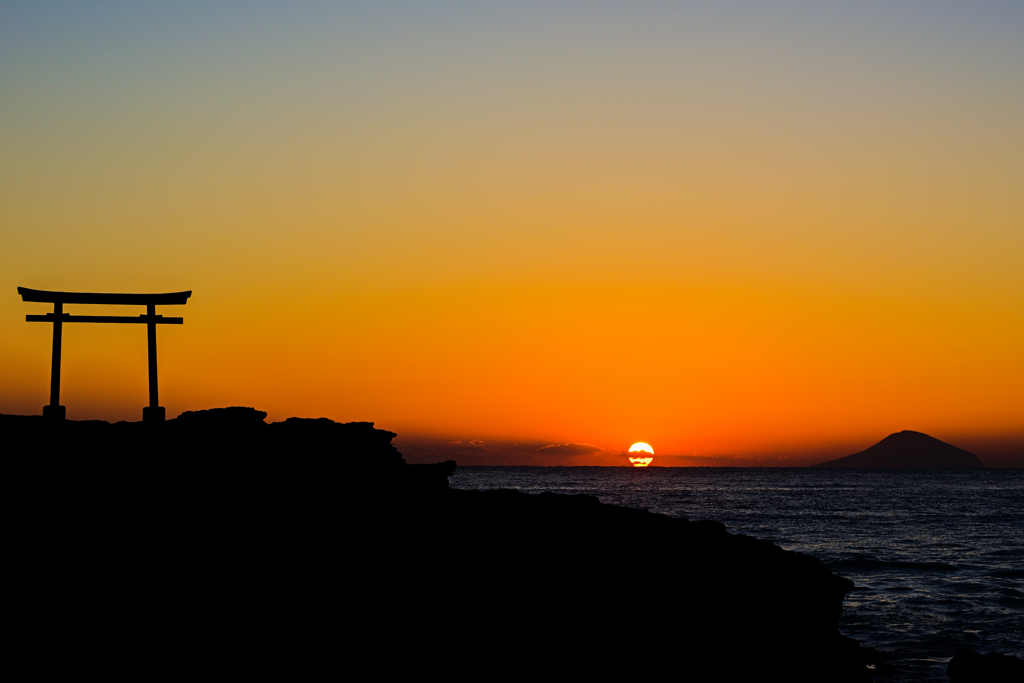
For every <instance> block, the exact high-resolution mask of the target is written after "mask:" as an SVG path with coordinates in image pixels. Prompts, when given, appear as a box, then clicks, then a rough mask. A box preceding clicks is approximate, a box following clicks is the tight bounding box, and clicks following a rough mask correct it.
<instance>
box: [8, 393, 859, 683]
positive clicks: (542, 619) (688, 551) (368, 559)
mask: <svg viewBox="0 0 1024 683" xmlns="http://www.w3.org/2000/svg"><path fill="white" fill-rule="evenodd" d="M264 417H265V414H264V413H262V412H259V411H255V410H253V409H251V408H227V409H222V410H211V411H198V412H189V413H184V414H182V415H181V416H180V417H178V418H177V419H174V420H169V421H167V422H162V423H124V422H122V423H117V424H108V423H105V422H74V421H53V420H44V419H43V418H42V417H38V418H36V417H20V416H0V433H2V434H3V435H4V437H5V439H6V441H5V443H6V444H8V445H9V446H10V449H9V450H7V451H6V457H5V458H4V460H3V462H4V465H5V467H6V475H7V476H6V477H5V481H6V482H7V483H8V491H7V493H8V498H9V500H11V501H12V502H13V506H12V507H11V509H12V510H16V511H17V513H16V516H15V518H14V526H15V528H16V539H15V541H14V548H13V552H11V553H10V554H9V555H8V557H9V558H13V559H12V560H11V561H10V562H9V564H10V565H13V568H14V570H15V575H16V576H15V578H13V579H10V581H11V585H12V586H16V587H17V589H18V590H17V591H13V593H16V594H17V595H18V599H17V603H18V604H17V605H16V606H15V609H17V610H18V611H17V612H16V613H15V616H13V617H12V618H11V621H16V622H17V623H18V624H19V626H20V628H19V629H18V633H19V636H18V638H19V641H18V643H16V644H13V645H18V646H20V647H21V648H22V650H24V651H25V652H28V653H30V654H32V655H33V656H34V657H37V658H38V659H39V660H42V659H43V658H45V657H46V656H52V653H53V652H64V651H65V649H66V648H67V647H68V646H69V644H70V643H74V644H76V645H78V646H80V647H83V648H84V647H87V648H89V649H90V650H91V652H92V653H93V654H92V656H93V658H94V659H95V657H96V656H97V653H99V655H98V656H100V657H101V658H102V657H103V656H104V655H106V656H107V657H108V658H109V659H110V661H120V659H119V658H122V657H123V656H124V654H125V653H126V652H131V653H133V656H140V655H144V656H145V657H147V658H148V659H147V661H149V662H152V663H153V664H152V666H158V664H156V663H158V662H169V661H174V662H178V663H181V662H186V663H188V662H191V663H197V662H204V665H203V666H204V667H207V666H208V665H207V664H206V663H207V662H211V661H212V662H217V663H218V664H217V665H216V667H215V668H214V669H213V670H230V671H232V672H237V671H239V670H243V669H244V670H260V669H261V667H262V666H263V662H264V661H265V659H266V657H267V656H268V653H278V654H281V653H285V652H287V653H289V654H288V657H289V658H290V660H289V661H292V662H294V663H295V664H296V665H299V663H301V664H302V666H304V667H305V666H308V665H309V663H310V662H316V663H317V665H318V666H320V667H328V668H329V669H332V670H333V671H334V672H336V673H345V672H350V671H354V670H356V669H357V668H362V665H369V666H371V667H372V668H374V670H375V671H380V672H381V673H382V674H383V673H385V672H386V673H390V674H403V675H408V674H413V675H418V676H424V675H431V674H433V675H437V674H441V675H445V676H447V677H468V676H474V677H479V676H489V675H491V674H492V673H500V674H504V673H506V672H508V673H509V674H519V675H525V674H531V675H544V676H548V675H572V676H573V677H574V678H576V677H580V676H600V677H602V678H605V677H609V676H618V677H623V678H625V677H629V678H649V677H654V676H660V675H664V673H665V672H666V671H671V672H676V673H677V674H678V675H681V676H684V677H687V678H691V679H693V680H764V679H768V678H773V677H776V675H778V676H781V678H782V679H783V680H787V681H826V680H827V681H836V682H842V681H868V680H870V679H869V675H868V670H867V668H866V667H865V665H864V662H865V661H867V660H868V659H870V657H869V656H868V655H869V654H870V653H867V652H865V651H862V650H861V648H859V646H858V644H857V642H856V641H854V640H852V639H849V638H844V637H843V636H842V635H841V634H840V633H839V631H838V628H837V624H838V620H839V616H840V613H841V611H842V604H843V598H844V595H845V594H846V593H847V592H849V591H850V590H851V589H852V588H853V584H852V582H850V581H849V580H848V579H845V578H842V577H839V576H836V575H835V574H833V573H832V572H831V571H830V570H829V569H827V568H826V567H824V566H823V565H822V564H821V563H820V562H819V561H818V560H817V559H815V558H813V557H811V556H809V555H805V554H801V553H795V552H789V551H784V550H782V549H781V548H779V547H777V546H775V545H774V544H773V543H770V542H766V541H760V540H757V539H754V538H751V537H749V536H738V535H732V534H729V533H727V532H726V531H725V527H724V526H723V525H721V524H718V523H715V522H691V521H688V520H686V519H678V518H669V517H666V516H663V515H658V514H653V513H649V512H646V511H643V510H636V509H629V508H621V507H616V506H612V505H604V504H602V503H600V502H599V501H598V500H597V499H596V498H594V497H592V496H583V495H578V496H569V495H556V494H551V493H545V494H541V495H527V494H523V493H520V492H518V491H512V490H502V491H488V492H483V491H461V490H454V489H451V488H449V486H448V477H449V476H450V475H451V474H452V473H453V472H454V471H455V463H454V462H451V461H449V462H446V463H438V464H437V465H409V464H407V463H406V462H405V461H404V459H403V458H402V456H401V454H400V453H399V452H398V451H397V450H396V449H395V448H394V446H393V445H392V444H391V440H392V438H393V437H394V436H395V434H393V433H391V432H387V431H383V430H379V429H375V428H374V427H373V425H372V423H365V422H364V423H349V424H339V423H335V422H332V421H330V420H326V419H319V420H307V419H298V418H291V419H288V420H286V421H284V422H278V423H273V424H265V423H264ZM360 663H361V664H360ZM357 664H360V666H359V667H357ZM154 670H155V669H154ZM204 670H207V669H206V668H204Z"/></svg>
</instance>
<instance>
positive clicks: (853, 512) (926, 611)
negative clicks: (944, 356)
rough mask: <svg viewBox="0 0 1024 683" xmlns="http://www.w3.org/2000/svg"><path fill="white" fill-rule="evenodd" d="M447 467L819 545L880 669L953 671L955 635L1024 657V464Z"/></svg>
mask: <svg viewBox="0 0 1024 683" xmlns="http://www.w3.org/2000/svg"><path fill="white" fill-rule="evenodd" d="M450 481H451V485H452V487H454V488H460V489H498V488H511V489H519V490H521V491H523V492H525V493H541V492H544V491H552V492H555V493H574V494H576V493H585V494H589V495H593V496H597V497H598V498H599V499H600V500H601V501H602V502H604V503H611V504H614V505H623V506H628V507H634V508H642V509H645V510H650V511H651V512H657V513H661V514H665V515H669V516H673V517H686V518H688V519H691V520H694V521H696V520H703V519H709V520H714V521H717V522H722V523H724V524H725V526H726V528H727V529H728V530H729V531H730V532H732V533H739V534H747V535H750V536H754V537H756V538H761V539H766V540H770V541H774V542H775V543H776V544H777V545H779V546H781V547H783V548H785V549H787V550H796V551H799V552H804V553H809V554H811V555H814V556H815V557H817V558H819V559H820V560H821V561H822V562H824V563H825V564H826V565H827V566H828V567H829V568H831V569H832V570H833V571H834V572H835V573H837V574H840V575H842V576H845V577H847V578H849V579H852V580H853V582H854V583H855V584H856V585H857V588H856V589H855V590H854V591H853V592H851V593H850V594H849V595H847V597H846V602H845V604H844V609H843V616H842V618H841V620H840V623H839V630H840V631H841V632H842V633H844V634H845V635H848V636H850V637H853V638H856V639H857V640H858V641H859V642H860V643H861V645H864V646H867V647H873V648H876V649H878V650H879V651H881V652H882V653H885V654H886V655H887V656H889V657H890V659H889V660H888V663H889V664H891V665H893V666H894V667H895V673H893V674H892V675H888V676H886V677H885V678H884V679H883V678H882V677H879V680H891V681H946V682H948V680H949V679H948V678H947V677H946V675H945V670H946V663H947V662H948V660H949V658H950V657H951V656H952V655H953V651H954V650H955V649H957V648H959V647H967V648H970V649H973V650H976V651H978V652H982V653H988V652H1001V653H1004V654H1009V655H1014V656H1016V657H1022V658H1024V469H1017V470H1007V469H999V470H997V469H982V470H897V469H892V470H886V469H863V470H853V469H845V470H843V469H803V468H712V467H701V468H658V467H648V468H625V467H459V468H458V470H457V471H456V473H455V475H454V476H452V478H451V480H450ZM654 571H655V572H656V573H657V574H658V576H659V580H660V581H668V582H670V581H671V568H670V567H665V568H657V569H656V570H654Z"/></svg>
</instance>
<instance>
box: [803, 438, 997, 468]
mask: <svg viewBox="0 0 1024 683" xmlns="http://www.w3.org/2000/svg"><path fill="white" fill-rule="evenodd" d="M984 466H985V465H983V464H982V462H981V460H979V459H978V456H976V455H974V454H973V453H968V452H967V451H965V450H963V449H961V448H957V447H956V446H952V445H950V444H948V443H946V442H944V441H939V440H938V439H936V438H934V437H931V436H928V435H927V434H922V433H921V432H911V431H909V430H905V431H902V432H897V433H896V434H890V435H889V436H887V437H885V438H884V439H882V440H881V441H879V442H878V443H876V444H875V445H874V446H872V447H871V448H868V449H866V450H863V451H861V452H860V453H854V454H853V455H848V456H846V457H844V458H838V459H836V460H829V461H828V462H823V463H821V464H818V465H812V467H900V468H902V467H912V468H936V467H941V468H970V469H977V468H981V467H984Z"/></svg>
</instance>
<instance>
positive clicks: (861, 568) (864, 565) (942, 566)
mask: <svg viewBox="0 0 1024 683" xmlns="http://www.w3.org/2000/svg"><path fill="white" fill-rule="evenodd" d="M826 564H827V566H828V568H829V569H833V570H837V569H839V570H852V571H858V572H876V571H910V572H958V571H960V568H959V567H956V566H953V565H951V564H946V563H945V562H901V561H888V560H875V559H869V558H866V557H856V558H851V559H845V560H832V561H830V562H827V563H826Z"/></svg>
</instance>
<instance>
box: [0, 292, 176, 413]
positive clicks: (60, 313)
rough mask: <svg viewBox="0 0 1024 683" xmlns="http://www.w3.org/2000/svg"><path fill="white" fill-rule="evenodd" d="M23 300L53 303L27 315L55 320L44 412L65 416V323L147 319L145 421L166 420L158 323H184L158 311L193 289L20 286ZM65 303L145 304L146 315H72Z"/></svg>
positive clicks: (30, 318) (38, 319)
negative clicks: (62, 399) (159, 385)
mask: <svg viewBox="0 0 1024 683" xmlns="http://www.w3.org/2000/svg"><path fill="white" fill-rule="evenodd" d="M18 294H20V295H21V298H22V300H23V301H39V302H45V303H51V304H53V313H47V314H46V315H27V316H25V320H26V321H27V322H40V323H53V362H52V365H51V366H50V405H48V406H43V416H44V417H49V418H53V419H57V420H63V419H64V416H65V410H64V406H62V405H60V342H61V325H62V324H63V323H144V324H146V325H147V326H148V327H149V407H147V408H143V409H142V420H143V421H144V422H163V420H164V416H165V411H164V409H163V408H161V407H160V401H159V396H158V395H157V386H156V326H157V325H181V324H182V323H183V322H184V320H183V319H182V318H165V317H163V316H162V315H157V314H156V307H157V306H158V305H172V306H174V305H184V304H186V303H188V298H189V297H190V296H192V292H173V293H170V294H94V293H89V292H45V291H42V290H39V289H28V288H27V287H18ZM64 304H106V305H125V306H145V307H146V315H140V316H138V317H137V318H136V317H133V316H129V315H69V314H68V313H65V312H64Z"/></svg>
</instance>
